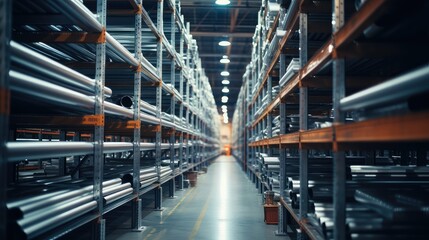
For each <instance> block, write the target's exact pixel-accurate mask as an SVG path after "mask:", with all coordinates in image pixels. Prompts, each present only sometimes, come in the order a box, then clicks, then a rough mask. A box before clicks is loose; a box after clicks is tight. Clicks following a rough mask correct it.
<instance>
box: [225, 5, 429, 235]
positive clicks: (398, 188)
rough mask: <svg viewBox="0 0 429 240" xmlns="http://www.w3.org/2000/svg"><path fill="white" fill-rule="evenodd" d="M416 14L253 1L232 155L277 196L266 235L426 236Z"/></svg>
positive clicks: (413, 9)
mask: <svg viewBox="0 0 429 240" xmlns="http://www.w3.org/2000/svg"><path fill="white" fill-rule="evenodd" d="M427 10H429V4H428V2H427V1H413V2H412V3H411V2H404V1H383V0H380V1H379V0H366V1H360V0H356V1H346V0H334V1H330V0H326V1H323V0H322V1H307V0H291V1H277V2H276V1H263V4H262V6H261V10H260V12H259V19H258V25H257V26H256V30H255V34H254V37H253V50H252V60H251V62H250V63H249V64H248V66H247V68H246V72H245V74H244V75H243V85H242V88H241V91H240V94H239V98H238V99H239V100H238V101H237V106H236V112H235V113H234V117H233V138H234V139H233V142H234V143H233V154H234V155H235V156H236V157H237V158H238V159H239V160H240V161H241V164H242V166H243V169H244V170H245V171H246V172H247V173H248V175H249V177H250V178H251V179H252V180H253V181H254V183H255V185H256V187H257V188H258V189H259V190H260V192H261V193H263V192H264V191H266V190H271V191H274V192H275V193H276V195H278V196H277V197H276V199H278V200H279V203H278V204H279V218H278V219H279V225H278V231H277V234H279V235H283V234H288V235H291V236H296V237H297V238H298V239H307V238H309V239H337V240H338V239H410V238H412V239H425V237H426V231H425V229H424V228H425V227H424V226H426V225H427V224H428V223H429V215H428V211H427V206H429V201H428V196H429V191H428V189H429V178H428V176H429V168H428V167H427V165H428V150H429V148H428V143H429V127H428V126H429V125H428V124H427V123H428V120H427V119H428V117H429V107H428V104H427V97H428V96H429V61H428V53H429V51H428V50H429V49H428V47H427V44H424V43H425V42H427V41H428V40H429V29H428V24H427V23H428V16H427V14H426V12H427ZM243 122H245V123H246V124H245V125H243V124H241V123H243ZM291 230H292V231H291Z"/></svg>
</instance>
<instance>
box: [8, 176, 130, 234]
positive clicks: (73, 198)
mask: <svg viewBox="0 0 429 240" xmlns="http://www.w3.org/2000/svg"><path fill="white" fill-rule="evenodd" d="M129 187H130V185H129V184H128V185H124V186H122V184H121V179H119V178H117V179H112V180H108V181H104V182H103V190H105V192H103V196H104V197H105V203H110V202H112V201H114V200H117V199H119V198H121V197H123V196H125V195H126V194H127V193H126V192H125V191H126V190H127V189H129ZM92 190H93V186H92V185H89V186H86V187H82V188H80V189H75V190H70V189H67V190H58V191H54V192H48V193H47V194H39V195H36V196H30V197H29V196H27V197H22V198H21V199H17V200H12V201H10V202H8V203H7V204H6V206H7V208H8V216H9V219H10V224H12V227H13V228H14V234H16V236H17V237H18V238H19V239H31V238H35V237H37V236H39V235H40V234H43V233H44V232H47V231H49V230H51V229H53V228H55V227H57V226H59V225H61V224H64V223H66V222H68V221H70V220H72V219H74V218H77V217H79V216H81V215H83V214H85V213H87V212H89V211H91V210H93V209H94V208H95V207H96V206H97V203H96V201H94V200H93V194H92ZM131 191H132V189H131ZM128 193H129V190H128Z"/></svg>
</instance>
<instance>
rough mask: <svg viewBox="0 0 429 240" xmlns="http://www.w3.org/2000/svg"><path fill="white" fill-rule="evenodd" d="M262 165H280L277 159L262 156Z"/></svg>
mask: <svg viewBox="0 0 429 240" xmlns="http://www.w3.org/2000/svg"><path fill="white" fill-rule="evenodd" d="M262 164H265V165H280V160H279V158H278V157H268V156H263V157H262Z"/></svg>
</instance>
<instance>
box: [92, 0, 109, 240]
mask: <svg viewBox="0 0 429 240" xmlns="http://www.w3.org/2000/svg"><path fill="white" fill-rule="evenodd" d="M106 5H107V0H97V18H98V19H97V20H98V21H99V22H100V23H101V25H102V26H103V35H104V34H105V31H106V11H107V10H106ZM95 61H96V72H95V106H94V114H95V116H97V117H98V118H99V119H100V121H99V124H97V125H96V126H95V127H94V192H93V194H94V199H95V200H96V201H97V204H98V209H97V214H98V218H97V220H96V224H95V226H94V227H95V229H94V232H93V233H94V235H93V238H94V239H104V238H105V220H104V219H103V211H104V209H103V169H104V155H103V144H104V94H103V90H104V74H105V68H106V42H105V41H103V42H102V43H98V44H97V48H96V60H95Z"/></svg>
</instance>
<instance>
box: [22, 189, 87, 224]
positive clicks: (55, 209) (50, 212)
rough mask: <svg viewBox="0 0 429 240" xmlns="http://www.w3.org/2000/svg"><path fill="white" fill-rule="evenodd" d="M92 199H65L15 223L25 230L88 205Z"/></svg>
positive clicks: (85, 197) (83, 197)
mask: <svg viewBox="0 0 429 240" xmlns="http://www.w3.org/2000/svg"><path fill="white" fill-rule="evenodd" d="M92 199H93V197H92V195H91V194H89V195H87V196H79V197H75V198H70V199H67V201H61V202H57V203H55V204H51V205H48V206H46V207H43V208H38V209H37V210H36V211H33V212H31V213H29V214H26V215H25V216H24V217H23V218H22V219H20V220H18V221H17V223H18V225H20V226H21V227H22V228H24V229H25V228H28V227H31V225H34V224H37V223H38V222H42V221H44V220H46V219H49V218H51V217H52V216H55V215H58V214H61V213H63V212H66V211H68V210H70V209H73V208H75V207H78V206H80V205H82V204H85V203H88V202H90V201H91V200H92Z"/></svg>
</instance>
